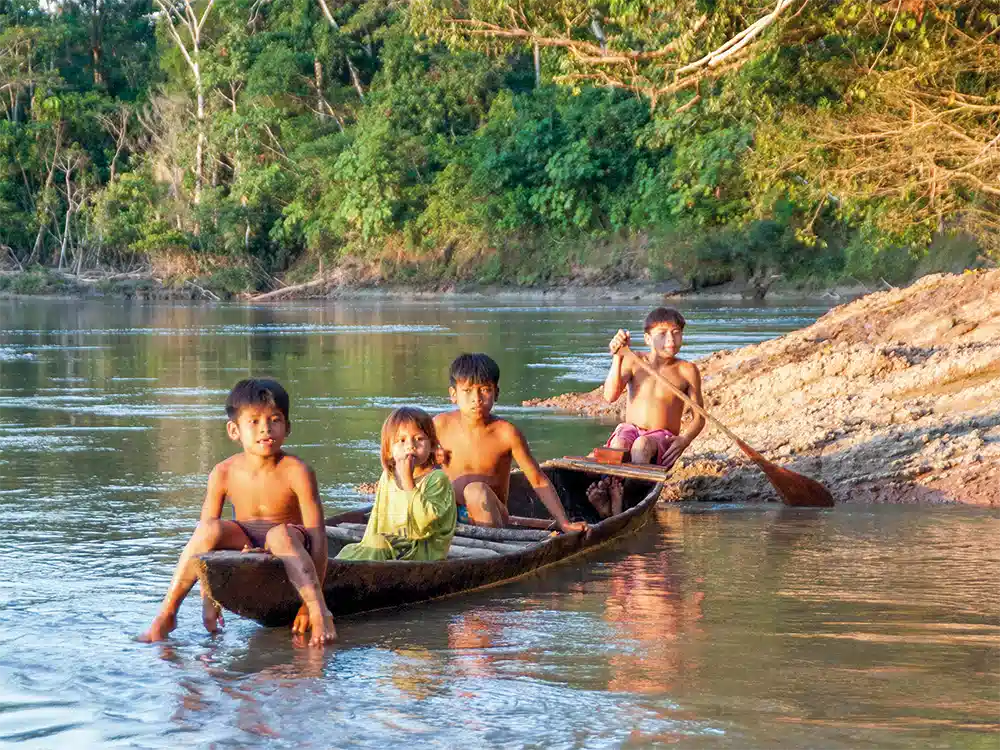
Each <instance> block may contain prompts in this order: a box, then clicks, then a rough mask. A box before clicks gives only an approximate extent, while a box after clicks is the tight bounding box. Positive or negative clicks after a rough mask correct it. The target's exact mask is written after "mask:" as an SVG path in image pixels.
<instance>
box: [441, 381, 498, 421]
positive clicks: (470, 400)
mask: <svg viewBox="0 0 1000 750" xmlns="http://www.w3.org/2000/svg"><path fill="white" fill-rule="evenodd" d="M448 394H449V395H450V396H451V402H452V403H453V404H455V405H456V406H458V410H459V411H460V412H462V414H464V415H465V416H467V417H473V418H479V419H485V418H486V417H488V416H489V414H490V412H491V411H492V410H493V404H495V403H496V401H497V394H498V389H497V387H496V385H495V384H493V383H470V382H469V381H468V380H459V381H457V382H456V383H455V385H453V386H451V387H450V388H449V389H448Z"/></svg>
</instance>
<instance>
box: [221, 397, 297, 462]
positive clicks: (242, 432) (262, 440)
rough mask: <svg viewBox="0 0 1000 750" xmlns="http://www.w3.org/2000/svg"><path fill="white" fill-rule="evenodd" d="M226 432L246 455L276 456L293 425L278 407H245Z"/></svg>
mask: <svg viewBox="0 0 1000 750" xmlns="http://www.w3.org/2000/svg"><path fill="white" fill-rule="evenodd" d="M226 431H227V432H228V433H229V437H230V438H231V439H233V440H236V441H238V442H239V443H240V444H241V445H242V446H243V450H244V451H245V452H246V453H252V454H253V455H255V456H274V455H276V454H277V453H278V451H280V450H281V446H282V445H283V444H284V442H285V438H286V437H288V433H289V432H290V431H291V425H290V424H289V423H288V421H287V420H286V419H285V415H284V414H282V413H281V410H280V409H278V408H277V407H276V406H245V407H243V408H242V409H240V413H239V414H238V415H237V417H236V420H235V421H229V422H227V423H226Z"/></svg>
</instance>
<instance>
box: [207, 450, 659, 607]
mask: <svg viewBox="0 0 1000 750" xmlns="http://www.w3.org/2000/svg"><path fill="white" fill-rule="evenodd" d="M543 470H544V471H545V473H546V474H547V475H548V477H549V479H550V481H551V482H552V484H553V486H554V487H555V489H556V491H557V492H558V493H559V496H560V498H561V500H562V502H563V507H564V508H565V509H566V512H567V515H568V516H569V517H570V519H571V520H584V521H588V522H589V523H591V524H592V525H591V526H590V528H589V529H588V530H587V531H586V532H572V533H569V534H559V533H556V532H554V531H546V530H544V529H537V528H520V527H515V528H505V529H492V528H484V527H480V526H468V525H465V524H459V525H458V529H457V531H456V534H455V537H454V539H453V540H452V543H451V549H450V551H449V553H448V557H447V558H446V559H444V560H438V561H434V562H412V561H388V562H368V561H347V560H336V559H333V558H334V557H335V556H336V554H337V552H339V551H340V549H341V548H342V547H343V546H344V545H345V544H349V543H351V542H356V541H360V539H361V536H362V534H363V533H364V526H365V523H366V522H367V511H368V509H364V510H356V511H349V512H347V513H341V514H339V515H337V516H333V517H331V518H329V519H328V520H327V522H326V525H327V540H328V543H329V553H330V557H331V559H330V562H329V564H328V565H327V569H326V580H325V582H324V584H323V593H324V596H325V597H326V603H327V606H329V608H330V611H331V612H333V614H334V615H347V614H355V613H359V612H368V611H372V610H378V609H385V608H388V607H399V606H404V605H408V604H415V603H417V602H422V601H428V600H431V599H438V598H441V597H444V596H453V595H455V594H460V593H464V592H468V591H473V590H475V589H481V588H484V587H487V586H495V585H498V584H501V583H504V582H506V581H510V580H513V579H515V578H520V577H522V576H525V575H528V574H530V573H532V572H534V571H536V570H540V569H542V568H545V567H547V566H549V565H555V564H557V563H561V562H564V561H566V560H568V559H570V558H572V557H575V556H576V555H579V554H582V553H585V552H588V551H590V550H593V549H595V548H597V547H600V546H603V545H605V544H608V543H609V542H612V541H614V540H615V539H617V538H620V537H622V536H624V535H627V534H631V533H632V532H634V531H635V530H636V529H637V528H639V527H640V526H642V525H643V524H644V523H646V521H647V520H648V517H649V513H650V511H651V510H652V509H653V507H654V506H655V505H656V501H657V499H658V498H659V496H660V490H661V489H662V488H663V479H664V475H663V474H662V473H657V472H650V471H647V472H645V473H643V472H642V471H636V472H633V473H631V474H630V473H629V472H627V471H625V467H615V468H614V469H612V468H611V467H606V466H603V465H600V464H591V463H589V462H585V461H582V462H581V461H554V462H549V463H547V464H546V465H544V466H543ZM612 472H613V473H619V474H621V473H623V472H624V478H623V482H624V495H625V497H624V503H623V508H624V509H623V511H622V512H621V513H619V514H617V515H613V516H611V517H609V518H605V519H603V520H602V519H601V518H600V517H599V516H598V515H597V513H596V511H595V510H594V508H593V507H592V506H591V504H590V503H589V502H588V501H587V498H586V490H587V488H588V487H589V486H590V485H591V484H592V483H593V482H595V481H597V480H598V479H600V478H601V477H602V476H604V475H606V474H608V473H612ZM508 508H509V509H510V512H511V514H512V515H515V516H521V517H525V518H530V519H539V520H543V519H544V520H551V518H550V516H549V515H548V512H547V511H546V510H545V506H544V505H543V504H542V502H541V500H539V499H538V497H537V496H536V495H535V493H534V491H533V490H532V488H531V485H530V484H529V483H528V482H527V480H526V479H525V478H524V475H523V474H520V473H518V472H515V473H514V474H512V475H511V488H510V497H509V499H508ZM197 565H198V568H199V571H198V576H199V580H200V581H201V585H202V587H203V589H204V590H206V591H207V593H208V594H209V595H210V596H211V597H212V598H213V599H214V600H215V601H216V602H218V603H219V604H220V605H222V607H224V608H225V609H227V610H229V611H230V612H235V613H236V614H238V615H240V616H242V617H248V618H250V619H252V620H256V621H258V622H260V623H263V624H264V625H271V626H277V625H288V624H290V623H291V622H292V620H293V619H294V618H295V613H296V612H297V611H298V609H299V605H300V603H301V601H300V599H299V596H298V594H297V593H296V591H295V588H294V587H293V586H292V584H291V583H290V582H289V581H288V577H287V576H286V575H285V571H284V568H283V566H282V563H281V561H280V560H278V559H277V558H276V557H274V556H272V555H270V554H268V553H266V552H235V551H219V552H209V553H207V554H203V555H199V556H198V557H197Z"/></svg>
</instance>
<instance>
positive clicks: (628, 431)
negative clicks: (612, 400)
mask: <svg viewBox="0 0 1000 750" xmlns="http://www.w3.org/2000/svg"><path fill="white" fill-rule="evenodd" d="M641 437H648V438H650V439H652V440H654V441H656V456H654V458H653V463H656V464H659V465H660V466H665V467H666V468H668V469H669V468H670V466H671V465H672V463H671V464H667V463H665V462H664V460H663V454H664V453H666V452H667V448H668V447H669V446H670V443H672V442H673V440H674V438H676V437H677V436H676V435H674V433H672V432H671V431H670V430H643V429H641V428H639V427H636V426H635V425H634V424H631V423H629V422H622V423H621V424H620V425H618V426H617V427H615V431H614V432H612V433H611V437H609V438H608V442H607V443H605V445H606V446H607V447H609V448H610V447H611V443H612V441H613V440H615V438H620V439H621V441H622V442H623V443H625V449H626V450H631V449H632V443H634V442H635V441H636V440H638V439H639V438H641Z"/></svg>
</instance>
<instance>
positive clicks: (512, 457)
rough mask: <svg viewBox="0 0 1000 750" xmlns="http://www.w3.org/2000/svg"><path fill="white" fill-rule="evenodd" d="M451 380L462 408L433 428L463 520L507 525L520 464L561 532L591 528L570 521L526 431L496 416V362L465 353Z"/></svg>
mask: <svg viewBox="0 0 1000 750" xmlns="http://www.w3.org/2000/svg"><path fill="white" fill-rule="evenodd" d="M448 377H449V380H450V383H451V385H450V387H449V388H448V393H449V395H450V396H451V402H452V403H453V404H455V405H456V406H458V409H457V410H454V411H450V412H446V413H444V414H438V415H437V416H436V417H434V427H435V429H436V430H437V435H438V440H439V442H440V443H441V447H442V448H443V449H444V453H445V464H444V470H445V473H447V475H448V478H449V479H451V482H452V485H453V486H454V488H455V499H456V502H457V503H458V520H459V521H461V522H465V523H468V522H470V521H471V522H472V523H474V524H478V525H480V526H497V527H502V526H506V525H508V522H509V520H510V514H509V513H508V512H507V496H508V494H509V491H510V467H511V461H517V465H518V466H520V467H521V470H522V471H523V472H524V476H525V477H526V478H527V479H528V481H529V482H531V486H532V487H533V488H534V490H535V493H536V494H537V495H538V497H539V499H540V500H541V501H542V503H544V504H545V507H546V508H547V509H548V511H549V513H550V514H552V517H553V518H554V519H555V520H556V523H558V525H559V528H560V529H561V530H562V531H564V532H569V531H584V530H586V528H587V524H586V523H583V522H577V523H571V522H570V521H569V519H568V518H566V512H565V511H564V510H563V507H562V503H561V502H560V501H559V495H558V494H556V491H555V488H553V487H552V484H551V483H550V482H549V480H548V477H546V476H545V474H544V473H542V470H541V468H540V467H539V466H538V462H537V461H535V459H534V457H533V456H532V455H531V451H530V450H529V449H528V443H527V441H525V439H524V435H522V434H521V431H520V430H519V429H517V428H516V427H515V426H514V425H512V424H511V423H510V422H507V421H505V420H503V419H499V418H498V417H495V416H493V414H492V413H491V412H492V410H493V404H494V403H496V399H497V396H498V395H499V393H500V367H499V366H498V365H497V363H496V362H494V361H493V360H492V359H491V358H490V357H488V356H487V355H485V354H463V355H461V356H459V357H458V358H457V359H456V360H455V361H454V362H452V363H451V370H450V372H449V374H448Z"/></svg>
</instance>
